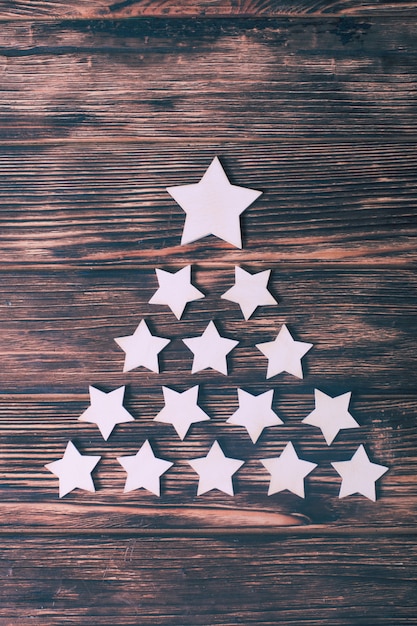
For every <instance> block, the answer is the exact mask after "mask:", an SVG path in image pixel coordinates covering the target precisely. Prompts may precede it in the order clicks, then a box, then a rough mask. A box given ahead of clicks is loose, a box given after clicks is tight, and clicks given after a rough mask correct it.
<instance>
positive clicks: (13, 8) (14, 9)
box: [0, 0, 416, 20]
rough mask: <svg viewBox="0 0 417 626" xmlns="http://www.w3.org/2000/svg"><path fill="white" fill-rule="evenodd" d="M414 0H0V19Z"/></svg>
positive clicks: (214, 12) (381, 9)
mask: <svg viewBox="0 0 417 626" xmlns="http://www.w3.org/2000/svg"><path fill="white" fill-rule="evenodd" d="M415 11H416V3H415V1H414V0H406V1H398V0H393V1H391V2H390V1H388V0H385V1H381V2H378V1H377V0H368V1H367V0H321V1H320V2H313V1H312V0H298V1H295V0H292V1H290V0H197V1H196V0H181V2H179V1H178V0H140V1H138V0H119V1H114V2H109V1H108V0H71V1H70V2H65V3H63V2H59V1H57V0H48V1H47V2H45V1H44V0H34V1H32V0H18V2H9V1H8V0H1V2H0V19H13V18H15V19H30V20H34V19H44V18H51V19H52V18H54V19H73V18H82V19H90V20H91V19H100V20H103V19H106V18H110V19H113V18H132V17H164V18H167V17H170V18H173V17H174V18H178V17H180V18H184V17H186V16H192V17H200V18H201V17H207V18H210V17H230V18H233V19H236V18H238V17H247V18H254V17H259V16H263V17H277V16H282V15H290V16H294V15H297V16H300V15H301V16H302V15H309V16H310V15H325V16H326V17H327V16H333V15H342V16H345V17H347V18H349V17H350V16H356V15H369V14H371V15H375V14H378V15H380V14H383V15H387V14H388V15H407V14H415Z"/></svg>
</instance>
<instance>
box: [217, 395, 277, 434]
mask: <svg viewBox="0 0 417 626" xmlns="http://www.w3.org/2000/svg"><path fill="white" fill-rule="evenodd" d="M237 393H238V398H239V408H238V410H237V411H236V412H235V413H233V415H232V416H231V417H229V419H228V420H227V423H228V424H235V425H237V426H244V427H245V428H246V430H247V431H248V433H249V436H250V438H251V439H252V441H253V443H256V442H257V441H258V439H259V437H260V435H261V433H262V431H263V429H264V428H267V427H268V426H276V425H277V424H282V423H283V422H282V420H281V419H280V418H279V417H278V415H277V414H276V413H274V411H273V410H272V399H273V395H274V390H273V389H270V390H269V391H266V392H265V393H261V394H259V395H258V396H253V395H252V394H251V393H248V392H247V391H244V390H243V389H238V390H237Z"/></svg>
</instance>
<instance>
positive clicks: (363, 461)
mask: <svg viewBox="0 0 417 626" xmlns="http://www.w3.org/2000/svg"><path fill="white" fill-rule="evenodd" d="M332 465H333V467H334V469H335V470H336V472H337V473H338V474H339V475H340V476H341V477H342V485H341V487H340V492H339V498H344V497H345V496H350V495H351V494H353V493H361V494H362V495H363V496H365V497H366V498H369V500H373V502H375V500H376V492H375V482H376V481H377V480H378V478H381V476H382V475H383V474H385V472H387V471H388V469H389V468H388V467H385V465H378V464H377V463H371V461H370V460H369V457H368V455H367V454H366V451H365V448H364V447H363V446H362V445H360V446H359V448H358V449H357V450H356V452H355V454H354V455H353V457H352V458H351V459H350V461H338V462H336V463H332Z"/></svg>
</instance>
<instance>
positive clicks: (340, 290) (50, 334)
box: [0, 263, 417, 396]
mask: <svg viewBox="0 0 417 626" xmlns="http://www.w3.org/2000/svg"><path fill="white" fill-rule="evenodd" d="M180 267H181V266H179V265H177V266H175V265H173V264H170V265H168V266H167V265H163V266H162V268H163V269H168V270H169V271H175V270H177V269H179V268H180ZM245 267H246V268H247V269H249V270H250V271H251V272H253V273H254V272H256V271H260V270H262V269H272V270H273V273H272V279H271V282H270V286H271V290H272V293H274V294H275V296H276V298H277V299H278V300H279V304H278V305H276V306H270V307H261V308H259V309H258V310H257V311H256V312H255V314H254V315H253V316H252V318H251V320H249V321H247V322H246V321H244V319H243V316H242V314H241V311H240V309H239V307H238V305H237V304H234V303H232V302H229V301H226V300H223V299H221V295H222V294H223V293H225V291H226V290H227V289H228V288H230V287H231V286H232V285H233V283H234V266H233V265H230V264H227V265H226V263H225V264H224V265H223V266H221V267H219V268H217V269H215V268H212V267H209V268H206V267H205V265H204V264H203V263H199V264H197V265H196V268H195V272H194V276H195V278H194V282H195V284H196V285H198V287H199V288H200V289H201V290H202V291H203V293H206V294H207V295H206V297H205V298H204V299H201V300H199V301H196V302H193V303H191V304H190V305H189V308H188V309H187V311H186V313H185V314H184V316H183V318H182V320H181V321H177V320H176V319H175V317H174V315H173V314H172V312H171V311H170V309H169V308H168V307H167V306H164V305H159V306H156V305H151V304H148V301H149V299H150V298H151V297H152V295H153V293H154V292H155V291H156V289H157V287H158V282H157V279H156V275H155V272H154V269H153V267H147V268H132V269H125V270H122V269H118V270H117V269H113V270H106V271H97V270H94V269H93V268H91V269H88V268H87V269H81V270H80V269H78V270H74V269H71V273H70V274H69V275H68V276H66V275H65V274H64V273H63V272H60V271H58V272H53V271H43V272H39V270H35V271H31V272H25V271H21V272H18V271H13V272H12V271H10V272H8V271H6V272H3V273H2V274H1V284H2V288H1V293H2V301H1V307H0V311H1V321H2V342H1V344H0V356H1V362H2V375H1V380H2V392H3V393H6V392H9V393H13V392H19V393H40V392H42V393H47V394H50V393H70V394H71V393H85V392H86V390H87V388H88V384H98V385H108V386H109V387H113V386H117V385H120V384H123V381H126V382H128V383H131V384H133V385H134V386H140V385H145V388H146V389H147V392H148V391H149V392H150V391H151V390H152V386H154V385H156V386H157V387H158V389H159V386H160V385H168V386H169V385H175V384H176V380H177V375H178V372H179V371H180V372H181V376H182V384H184V385H190V386H192V385H193V384H196V381H197V382H201V383H207V384H208V385H209V386H214V387H215V386H216V385H220V386H223V385H224V384H225V383H226V382H229V383H230V384H231V385H235V386H239V385H250V386H255V388H256V387H257V385H259V386H264V385H265V384H267V383H266V381H265V376H266V368H267V359H266V358H265V357H264V356H263V355H262V354H261V352H260V351H259V350H258V349H257V348H256V347H255V346H256V344H257V343H262V342H265V341H272V340H273V339H275V337H276V335H277V333H278V332H279V330H280V328H281V325H282V324H283V323H286V324H287V325H288V327H289V329H290V331H291V332H292V333H293V334H294V336H295V337H296V338H297V339H298V340H301V341H307V342H309V343H312V344H313V345H314V347H313V349H312V350H311V351H310V352H309V354H307V355H306V357H305V358H304V371H305V378H304V380H302V381H301V380H299V379H297V378H295V377H294V376H291V375H289V374H288V375H287V374H282V375H280V376H277V377H275V378H274V379H271V380H270V381H268V382H270V383H272V384H274V385H277V386H280V385H281V384H282V383H283V384H285V385H286V387H287V389H289V390H292V391H296V393H299V392H300V390H301V391H303V392H304V391H308V393H309V392H310V390H311V389H312V387H314V386H316V387H318V388H320V386H323V385H324V386H325V387H326V388H327V389H328V390H329V391H328V393H330V392H333V393H334V394H335V395H336V393H342V392H343V391H347V390H351V391H353V393H358V394H365V395H366V394H378V393H381V392H384V393H386V394H389V395H392V394H395V395H397V396H398V395H400V396H401V395H404V394H405V395H407V394H410V393H411V394H413V393H414V392H415V384H414V379H413V377H412V376H410V372H413V371H415V369H416V366H417V363H416V358H417V357H416V352H415V350H414V343H415V342H414V338H415V336H416V334H417V327H416V324H417V320H416V316H415V310H416V307H417V302H416V294H417V289H416V287H417V285H416V274H415V271H413V270H396V271H394V272H387V270H386V269H380V270H371V269H369V270H365V269H363V270H361V271H359V270H356V271H355V272H354V273H353V272H352V271H351V269H339V270H337V269H336V270H335V269H330V270H325V269H323V268H321V267H320V268H316V269H314V268H311V269H302V270H292V271H291V272H290V271H289V270H286V271H282V268H281V266H280V264H279V263H277V264H272V265H271V264H269V265H266V264H264V263H258V264H256V265H249V266H248V265H245ZM141 319H146V320H147V322H148V324H149V326H150V328H151V330H152V332H153V334H156V335H158V336H161V337H167V338H170V339H172V342H171V344H170V345H169V346H168V347H167V348H165V350H164V352H163V353H161V361H160V363H161V373H160V374H159V375H155V374H153V373H151V372H149V371H148V370H146V369H145V368H138V369H136V370H133V371H132V372H128V373H125V374H123V373H122V369H123V362H124V356H125V355H124V352H123V351H122V350H121V348H120V347H119V346H117V344H116V343H115V341H114V338H115V337H121V336H126V335H130V334H132V333H133V332H134V330H135V329H136V327H137V325H138V324H139V322H140V320H141ZM210 320H215V322H216V324H217V325H218V328H219V330H220V331H221V333H222V334H223V335H224V336H226V337H230V338H232V339H236V340H237V341H240V345H238V346H237V347H236V348H235V350H234V352H233V353H232V354H231V355H230V357H229V377H228V379H227V380H226V378H225V377H224V376H223V374H220V373H216V372H215V371H213V370H205V371H203V372H200V373H199V374H198V375H197V374H191V365H192V359H193V357H192V353H191V352H190V351H189V350H188V349H187V348H186V346H185V345H184V343H183V342H182V339H183V338H186V337H193V336H199V335H201V334H202V332H203V331H204V329H205V328H206V326H207V324H208V323H209V322H210ZM345 387H346V388H345Z"/></svg>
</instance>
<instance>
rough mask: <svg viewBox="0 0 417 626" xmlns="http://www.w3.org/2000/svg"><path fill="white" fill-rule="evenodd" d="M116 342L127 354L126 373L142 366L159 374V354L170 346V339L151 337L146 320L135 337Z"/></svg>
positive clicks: (141, 323) (124, 369)
mask: <svg viewBox="0 0 417 626" xmlns="http://www.w3.org/2000/svg"><path fill="white" fill-rule="evenodd" d="M115 342H116V343H117V344H118V345H119V346H120V347H121V348H122V350H124V351H125V352H126V358H125V363H124V367H123V371H124V372H129V371H130V370H133V369H135V368H136V367H140V366H141V365H142V366H143V367H146V368H147V369H149V370H151V371H152V372H156V373H158V372H159V362H158V354H159V353H160V352H161V350H163V349H164V348H165V346H167V345H168V344H169V342H170V339H163V338H162V337H155V336H154V335H151V333H150V331H149V328H148V326H147V324H146V322H145V320H142V321H141V322H140V324H139V326H138V327H137V328H136V330H135V332H134V333H133V335H128V336H126V337H117V338H116V339H115Z"/></svg>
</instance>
